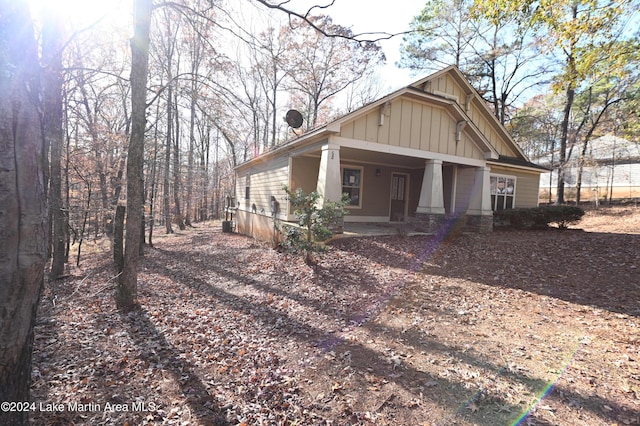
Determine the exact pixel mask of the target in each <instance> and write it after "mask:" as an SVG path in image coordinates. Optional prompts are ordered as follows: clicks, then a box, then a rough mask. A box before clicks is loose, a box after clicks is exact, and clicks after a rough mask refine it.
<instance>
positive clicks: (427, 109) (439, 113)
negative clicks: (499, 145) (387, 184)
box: [340, 98, 484, 160]
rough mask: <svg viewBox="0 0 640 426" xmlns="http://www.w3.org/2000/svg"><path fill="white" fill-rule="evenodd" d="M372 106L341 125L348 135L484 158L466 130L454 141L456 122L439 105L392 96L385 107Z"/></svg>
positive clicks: (343, 131)
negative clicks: (369, 109)
mask: <svg viewBox="0 0 640 426" xmlns="http://www.w3.org/2000/svg"><path fill="white" fill-rule="evenodd" d="M384 109H385V113H384V114H383V120H382V123H383V124H382V125H380V113H381V110H380V109H375V110H373V111H371V112H369V113H368V114H366V115H363V116H362V117H359V118H357V119H355V120H354V121H352V122H350V123H345V124H344V125H343V126H342V127H341V129H340V136H341V137H344V138H348V139H356V140H363V141H367V142H375V143H380V144H384V145H394V146H400V147H403V148H413V149H419V150H423V151H429V152H437V153H441V154H447V155H456V156H460V157H467V158H474V159H477V160H483V159H484V154H483V153H482V151H481V150H480V149H479V148H478V147H477V146H476V145H475V143H474V142H473V141H471V140H470V139H469V137H468V136H467V135H466V133H465V132H462V135H461V136H462V137H461V140H460V141H459V142H456V140H455V135H456V122H455V120H454V119H453V118H452V117H451V116H450V115H449V114H448V113H447V112H446V111H445V110H444V109H442V108H439V107H435V106H432V105H427V104H424V103H421V102H417V101H412V100H408V99H402V98H399V99H395V100H394V101H393V102H391V105H390V106H389V107H388V108H384Z"/></svg>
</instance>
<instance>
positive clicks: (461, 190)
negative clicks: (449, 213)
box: [454, 167, 476, 213]
mask: <svg viewBox="0 0 640 426" xmlns="http://www.w3.org/2000/svg"><path fill="white" fill-rule="evenodd" d="M475 179H476V168H475V167H461V168H458V173H457V179H456V197H455V210H454V213H465V212H466V211H467V208H468V207H469V202H470V200H471V190H472V189H473V184H474V182H475Z"/></svg>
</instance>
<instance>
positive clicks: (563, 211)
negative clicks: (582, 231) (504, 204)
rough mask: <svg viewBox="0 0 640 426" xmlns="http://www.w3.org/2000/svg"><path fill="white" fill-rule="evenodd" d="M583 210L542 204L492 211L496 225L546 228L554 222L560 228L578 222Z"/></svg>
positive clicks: (519, 227)
mask: <svg viewBox="0 0 640 426" xmlns="http://www.w3.org/2000/svg"><path fill="white" fill-rule="evenodd" d="M583 215H584V210H583V209H581V208H580V207H576V206H565V205H562V206H543V207H533V208H527V209H508V210H499V211H496V212H494V213H493V217H494V222H495V225H496V226H511V227H514V228H518V229H527V228H546V227H548V226H549V224H550V223H554V224H556V225H557V226H558V228H560V229H566V228H567V227H568V226H569V225H570V224H574V223H577V222H579V221H580V220H581V219H582V216H583Z"/></svg>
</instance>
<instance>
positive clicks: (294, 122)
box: [284, 109, 304, 129]
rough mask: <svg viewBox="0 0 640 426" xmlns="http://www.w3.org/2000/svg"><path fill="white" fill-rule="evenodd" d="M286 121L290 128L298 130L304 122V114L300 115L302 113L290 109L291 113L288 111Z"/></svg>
mask: <svg viewBox="0 0 640 426" xmlns="http://www.w3.org/2000/svg"><path fill="white" fill-rule="evenodd" d="M284 121H286V122H287V124H288V125H289V126H291V127H293V128H294V129H297V128H298V127H300V126H302V122H303V121H304V120H303V118H302V114H300V111H297V110H295V109H290V110H289V111H287V115H286V116H285V117H284Z"/></svg>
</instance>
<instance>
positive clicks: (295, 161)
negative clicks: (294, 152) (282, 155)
mask: <svg viewBox="0 0 640 426" xmlns="http://www.w3.org/2000/svg"><path fill="white" fill-rule="evenodd" d="M319 170H320V158H318V157H294V158H292V159H291V189H292V190H296V189H298V188H302V190H303V191H304V192H305V193H306V194H308V193H310V192H312V191H315V190H316V186H317V184H318V171H319Z"/></svg>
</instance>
